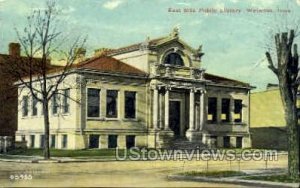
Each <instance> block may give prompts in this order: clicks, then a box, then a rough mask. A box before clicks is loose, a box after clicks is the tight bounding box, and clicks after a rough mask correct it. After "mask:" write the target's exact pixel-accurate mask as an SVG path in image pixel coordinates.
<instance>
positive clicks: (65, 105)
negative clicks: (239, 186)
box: [62, 89, 70, 114]
mask: <svg viewBox="0 0 300 188" xmlns="http://www.w3.org/2000/svg"><path fill="white" fill-rule="evenodd" d="M69 98H70V89H64V90H63V104H62V107H63V113H64V114H66V113H69V110H70V109H69V107H70V105H69Z"/></svg>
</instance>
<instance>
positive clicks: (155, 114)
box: [153, 87, 158, 129]
mask: <svg viewBox="0 0 300 188" xmlns="http://www.w3.org/2000/svg"><path fill="white" fill-rule="evenodd" d="M153 128H154V129H158V89H157V87H155V88H154V89H153Z"/></svg>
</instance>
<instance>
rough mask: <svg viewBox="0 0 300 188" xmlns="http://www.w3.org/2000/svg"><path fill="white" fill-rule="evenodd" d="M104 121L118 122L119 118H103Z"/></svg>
mask: <svg viewBox="0 0 300 188" xmlns="http://www.w3.org/2000/svg"><path fill="white" fill-rule="evenodd" d="M104 120H105V121H119V120H120V119H119V118H104Z"/></svg>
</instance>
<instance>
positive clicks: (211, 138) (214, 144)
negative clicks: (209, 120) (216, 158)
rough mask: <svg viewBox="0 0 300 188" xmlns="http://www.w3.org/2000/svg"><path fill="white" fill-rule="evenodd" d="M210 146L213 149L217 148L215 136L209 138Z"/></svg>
mask: <svg viewBox="0 0 300 188" xmlns="http://www.w3.org/2000/svg"><path fill="white" fill-rule="evenodd" d="M210 140H211V145H212V146H214V147H218V137H217V136H210Z"/></svg>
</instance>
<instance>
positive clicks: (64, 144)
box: [62, 134, 68, 148]
mask: <svg viewBox="0 0 300 188" xmlns="http://www.w3.org/2000/svg"><path fill="white" fill-rule="evenodd" d="M67 146H68V135H66V134H63V135H62V148H67Z"/></svg>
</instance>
